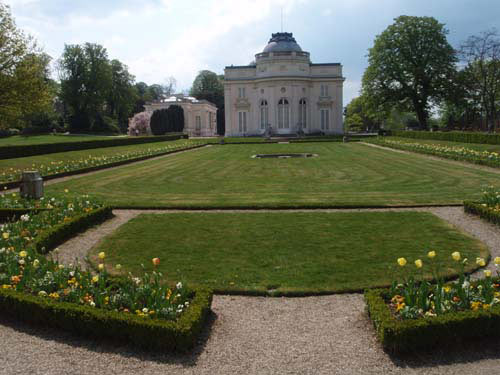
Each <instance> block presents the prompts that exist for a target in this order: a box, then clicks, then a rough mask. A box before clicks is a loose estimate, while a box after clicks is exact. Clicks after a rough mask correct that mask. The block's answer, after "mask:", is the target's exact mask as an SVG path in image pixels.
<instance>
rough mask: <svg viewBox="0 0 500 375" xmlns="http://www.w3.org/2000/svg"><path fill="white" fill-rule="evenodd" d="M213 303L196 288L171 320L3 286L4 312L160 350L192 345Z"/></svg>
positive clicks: (208, 294) (0, 294)
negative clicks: (182, 309)
mask: <svg viewBox="0 0 500 375" xmlns="http://www.w3.org/2000/svg"><path fill="white" fill-rule="evenodd" d="M211 303H212V292H211V291H209V290H207V289H196V290H195V291H194V296H193V299H192V301H191V304H190V306H189V308H188V309H187V310H186V311H185V312H184V313H182V315H181V316H180V317H179V319H177V320H176V321H168V320H161V319H146V318H143V317H139V316H136V315H134V314H124V313H123V312H114V311H105V310H102V309H96V308H93V307H90V306H79V305H75V304H72V303H67V302H57V301H52V300H50V299H48V298H40V297H36V296H32V295H29V294H25V293H20V292H16V291H14V290H9V289H0V312H1V314H2V315H7V316H10V317H12V318H15V319H18V320H21V321H23V322H27V323H32V324H38V325H42V326H46V327H51V328H57V329H62V330H65V331H69V332H72V333H76V334H77V335H81V336H86V337H92V338H98V339H100V338H105V339H112V340H114V341H115V340H116V341H117V342H126V343H130V344H133V345H135V346H139V347H142V348H144V349H153V350H158V351H187V350H189V349H191V348H192V347H193V346H194V345H195V344H196V340H197V338H198V336H199V334H200V332H201V331H202V329H203V327H204V325H205V322H206V321H207V318H208V314H209V312H210V306H211Z"/></svg>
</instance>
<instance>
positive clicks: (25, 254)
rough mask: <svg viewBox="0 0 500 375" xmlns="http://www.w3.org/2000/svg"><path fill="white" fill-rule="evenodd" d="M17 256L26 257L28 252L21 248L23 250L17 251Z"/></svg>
mask: <svg viewBox="0 0 500 375" xmlns="http://www.w3.org/2000/svg"><path fill="white" fill-rule="evenodd" d="M19 256H20V257H21V258H26V257H27V256H28V253H27V252H26V251H24V250H23V251H21V252H20V253H19Z"/></svg>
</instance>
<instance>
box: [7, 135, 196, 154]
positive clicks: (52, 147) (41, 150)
mask: <svg viewBox="0 0 500 375" xmlns="http://www.w3.org/2000/svg"><path fill="white" fill-rule="evenodd" d="M185 138H188V136H187V135H186V134H176V135H163V136H156V137H123V138H118V137H117V138H112V139H95V140H89V141H81V142H61V143H41V144H34V145H13V146H1V147H0V159H13V158H19V157H25V156H34V155H43V154H53V153H56V152H67V151H79V150H89V149H92V148H102V147H115V146H127V145H135V144H142V143H152V142H162V141H174V140H177V139H185Z"/></svg>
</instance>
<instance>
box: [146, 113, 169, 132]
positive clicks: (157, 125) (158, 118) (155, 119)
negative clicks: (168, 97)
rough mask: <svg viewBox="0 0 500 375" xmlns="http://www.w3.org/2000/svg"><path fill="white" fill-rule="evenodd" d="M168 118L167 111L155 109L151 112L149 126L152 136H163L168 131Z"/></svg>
mask: <svg viewBox="0 0 500 375" xmlns="http://www.w3.org/2000/svg"><path fill="white" fill-rule="evenodd" d="M169 125H170V124H169V118H168V110H167V109H157V110H156V111H154V112H153V115H152V116H151V120H150V123H149V126H150V128H151V133H153V135H163V134H165V133H166V132H167V131H168V130H169Z"/></svg>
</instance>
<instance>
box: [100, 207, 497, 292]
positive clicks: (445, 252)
mask: <svg viewBox="0 0 500 375" xmlns="http://www.w3.org/2000/svg"><path fill="white" fill-rule="evenodd" d="M430 249H432V250H435V251H437V253H438V256H437V257H436V260H437V261H439V263H440V264H441V266H442V270H443V274H444V275H447V276H450V275H452V274H453V273H454V269H453V268H452V266H453V261H452V260H451V256H450V254H451V253H452V252H453V251H460V252H461V253H462V255H463V256H464V257H467V258H468V259H471V260H472V261H471V262H470V263H471V266H470V267H471V268H472V267H473V266H474V265H475V263H474V261H473V260H474V259H476V257H478V256H483V257H487V256H488V251H487V249H486V247H485V246H484V245H482V244H481V242H479V241H477V240H475V239H472V238H470V237H468V236H466V235H464V234H462V233H461V232H458V231H457V230H456V229H454V228H453V227H452V226H450V225H449V224H447V223H446V222H444V221H442V220H441V219H439V218H437V217H436V216H434V215H432V214H430V213H418V212H369V213H353V212H351V213H348V212H340V213H339V212H336V213H324V212H323V213H292V212H288V213H283V212H273V213H267V212H266V213H264V212H260V213H171V214H142V215H140V216H139V217H137V218H135V219H133V220H131V221H130V222H128V223H127V224H125V225H123V226H122V227H120V228H119V229H118V230H117V231H116V232H115V233H113V234H112V235H111V236H108V237H106V238H105V239H104V240H103V242H101V243H100V244H99V245H98V246H97V247H95V248H94V249H93V250H92V252H91V258H92V259H93V261H94V262H95V260H96V254H97V253H98V252H100V251H105V252H106V255H107V258H106V262H107V265H108V267H109V268H110V269H112V268H113V267H114V265H115V264H121V265H122V267H123V269H122V272H125V273H126V272H128V271H130V272H132V273H134V274H139V273H140V272H142V268H141V266H140V265H141V264H144V266H145V268H146V269H148V270H151V269H152V264H151V259H152V258H154V257H159V258H160V260H161V263H160V266H159V268H158V269H159V271H161V272H162V273H163V274H164V275H166V279H167V280H168V282H170V283H174V282H177V281H178V280H184V281H186V282H188V283H189V285H192V286H199V285H204V286H208V287H210V288H213V289H214V290H215V291H216V292H218V293H248V294H252V293H255V294H265V293H267V292H268V291H269V290H276V292H277V294H291V295H293V294H295V295H301V294H315V293H334V292H347V291H354V290H362V289H364V288H368V287H375V286H385V285H388V284H390V283H391V282H392V281H393V280H394V278H396V277H397V276H398V275H400V273H401V268H400V267H399V266H397V264H396V259H397V258H399V257H406V258H407V259H408V265H407V267H406V268H407V269H408V270H410V271H414V270H416V268H415V266H414V265H413V261H414V260H416V259H418V258H422V259H423V261H424V263H425V264H426V266H427V263H428V262H427V258H426V254H427V252H428V251H429V250H430ZM425 269H428V267H425Z"/></svg>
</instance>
